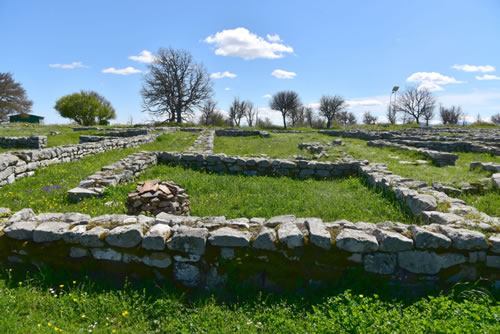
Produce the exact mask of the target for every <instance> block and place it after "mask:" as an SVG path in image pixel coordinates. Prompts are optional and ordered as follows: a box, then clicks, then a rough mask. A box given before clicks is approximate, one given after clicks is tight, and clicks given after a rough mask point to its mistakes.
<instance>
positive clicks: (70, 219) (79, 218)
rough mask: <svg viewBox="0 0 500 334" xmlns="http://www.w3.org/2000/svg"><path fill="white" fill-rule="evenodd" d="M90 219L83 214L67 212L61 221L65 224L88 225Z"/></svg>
mask: <svg viewBox="0 0 500 334" xmlns="http://www.w3.org/2000/svg"><path fill="white" fill-rule="evenodd" d="M90 219H91V217H90V216H89V215H86V214H83V213H78V212H68V213H65V214H64V216H63V219H62V220H63V221H65V222H67V223H75V222H78V223H80V224H82V223H88V222H89V221H90Z"/></svg>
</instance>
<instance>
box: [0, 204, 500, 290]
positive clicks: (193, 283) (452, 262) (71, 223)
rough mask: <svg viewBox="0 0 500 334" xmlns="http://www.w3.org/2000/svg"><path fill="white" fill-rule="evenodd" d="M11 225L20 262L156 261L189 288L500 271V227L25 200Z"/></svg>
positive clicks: (6, 248) (445, 277)
mask: <svg viewBox="0 0 500 334" xmlns="http://www.w3.org/2000/svg"><path fill="white" fill-rule="evenodd" d="M1 230H3V232H2V233H1V234H0V259H2V260H5V261H8V262H11V263H34V264H37V265H40V263H48V264H56V265H63V266H72V265H73V266H74V267H75V268H77V270H81V267H82V262H85V261H87V262H104V263H110V264H111V263H116V264H121V265H122V267H121V268H122V269H121V270H123V271H124V272H125V273H137V272H140V271H147V270H150V271H153V272H154V273H155V275H156V276H157V277H163V278H169V279H173V280H174V281H176V282H179V283H181V284H182V285H184V286H187V287H201V286H208V287H218V286H224V285H225V284H226V283H228V280H229V278H231V279H238V280H240V281H241V282H247V283H251V284H256V285H258V286H259V287H263V288H270V289H273V288H276V287H278V288H279V287H282V286H285V287H290V286H291V287H293V286H295V284H296V282H297V280H300V281H303V282H309V283H310V284H317V283H318V282H322V281H334V280H338V279H339V278H341V277H342V276H343V275H345V274H346V273H347V272H348V271H349V269H352V268H355V269H358V270H359V269H362V270H363V271H364V272H366V273H373V274H375V275H380V276H381V277H383V278H385V279H387V280H388V281H390V282H394V283H396V282H398V283H399V284H401V283H418V282H432V284H440V283H444V284H453V283H455V282H457V281H459V280H464V279H465V280H471V281H474V280H476V279H478V278H479V277H482V278H483V279H485V278H486V279H490V280H491V281H493V282H494V281H497V282H498V281H499V280H500V275H499V274H500V272H499V269H500V235H499V234H495V235H489V236H486V235H484V234H483V233H480V232H477V231H470V230H467V229H457V228H451V227H447V226H443V225H437V224H433V225H430V226H423V227H421V226H416V225H410V226H409V225H404V224H400V223H390V222H384V223H379V224H370V223H357V224H354V223H351V222H349V221H346V220H339V221H334V222H323V221H322V220H321V219H319V218H296V217H295V216H292V215H289V216H279V217H273V218H270V219H267V220H266V219H263V218H251V219H247V218H238V219H229V220H227V219H225V218H224V217H184V216H174V215H168V214H164V213H161V214H159V215H158V216H157V217H156V218H152V217H146V216H126V215H105V216H99V217H95V218H91V217H89V216H88V215H84V214H79V213H66V214H62V213H42V214H39V215H38V216H35V214H34V213H33V211H32V210H31V209H23V210H21V211H19V212H17V213H16V214H14V215H13V216H12V217H11V218H10V219H9V220H8V222H7V223H6V224H3V225H2V226H0V231H1ZM104 268H105V270H116V266H114V265H113V266H107V265H106V266H104ZM108 268H109V269H108ZM112 268H113V269H112ZM141 268H142V269H141ZM230 275H233V276H232V277H231V276H230Z"/></svg>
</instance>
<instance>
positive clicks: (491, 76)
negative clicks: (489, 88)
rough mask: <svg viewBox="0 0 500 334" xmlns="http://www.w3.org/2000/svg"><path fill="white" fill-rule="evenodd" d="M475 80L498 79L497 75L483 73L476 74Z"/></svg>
mask: <svg viewBox="0 0 500 334" xmlns="http://www.w3.org/2000/svg"><path fill="white" fill-rule="evenodd" d="M476 79H477V80H500V77H499V76H498V75H492V74H485V75H482V76H479V75H476Z"/></svg>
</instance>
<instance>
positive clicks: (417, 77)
mask: <svg viewBox="0 0 500 334" xmlns="http://www.w3.org/2000/svg"><path fill="white" fill-rule="evenodd" d="M406 81H408V82H416V83H420V86H418V88H419V89H424V88H425V89H428V90H430V91H438V90H443V87H441V85H448V84H458V83H463V81H458V80H457V79H455V78H453V77H449V76H446V75H443V74H441V73H437V72H416V73H413V74H412V75H410V76H409V77H408V78H407V79H406Z"/></svg>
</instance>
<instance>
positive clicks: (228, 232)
mask: <svg viewBox="0 0 500 334" xmlns="http://www.w3.org/2000/svg"><path fill="white" fill-rule="evenodd" d="M250 237H251V235H250V232H248V231H240V230H237V229H234V228H230V227H223V228H219V229H217V230H215V231H212V232H210V233H209V234H208V241H209V242H210V245H212V246H218V247H247V246H248V245H249V244H250Z"/></svg>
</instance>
